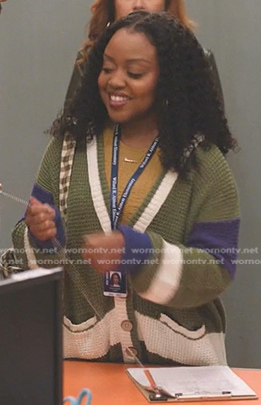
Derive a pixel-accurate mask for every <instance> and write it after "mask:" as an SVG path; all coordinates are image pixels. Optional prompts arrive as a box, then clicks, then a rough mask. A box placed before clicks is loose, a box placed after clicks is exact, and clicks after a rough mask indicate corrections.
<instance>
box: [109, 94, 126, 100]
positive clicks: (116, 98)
mask: <svg viewBox="0 0 261 405" xmlns="http://www.w3.org/2000/svg"><path fill="white" fill-rule="evenodd" d="M110 99H111V100H112V101H125V100H127V97H122V96H114V95H111V96H110Z"/></svg>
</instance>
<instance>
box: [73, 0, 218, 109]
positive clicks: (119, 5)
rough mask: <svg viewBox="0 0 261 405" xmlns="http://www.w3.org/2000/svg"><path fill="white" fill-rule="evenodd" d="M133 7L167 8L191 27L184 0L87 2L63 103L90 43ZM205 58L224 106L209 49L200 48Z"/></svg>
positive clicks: (76, 85) (79, 75) (80, 72)
mask: <svg viewBox="0 0 261 405" xmlns="http://www.w3.org/2000/svg"><path fill="white" fill-rule="evenodd" d="M137 10H147V11H154V12H155V11H164V10H165V11H167V12H169V13H170V14H171V15H172V16H174V17H176V18H178V19H179V20H180V21H181V22H182V23H183V24H184V25H185V26H186V27H187V28H188V29H190V30H193V29H194V27H195V23H194V22H193V21H192V20H191V19H190V18H189V16H188V13H187V10H186V5H185V0H96V1H95V2H94V3H93V4H92V6H91V13H92V17H91V20H90V23H89V25H88V26H89V31H88V34H87V38H86V40H85V42H84V44H83V47H82V49H81V50H80V52H79V53H78V55H77V58H76V62H75V66H74V70H73V73H72V76H71V80H70V83H69V87H68V90H67V93H66V97H65V106H66V105H67V104H68V103H69V102H70V100H71V99H72V98H73V96H74V94H75V92H76V91H77V89H78V88H79V86H80V83H81V78H82V76H83V74H84V71H85V69H86V63H87V59H88V53H89V51H90V49H91V48H92V46H93V44H94V43H95V41H97V39H98V38H99V37H100V36H101V35H102V33H103V32H104V30H105V29H106V27H107V26H108V25H109V24H111V23H112V22H113V21H115V20H118V19H119V18H121V17H124V16H125V15H127V14H129V13H130V12H133V11H137ZM204 52H205V55H206V58H207V60H208V62H209V66H210V69H211V74H212V78H213V82H214V85H215V87H216V90H217V94H218V97H219V100H220V102H221V104H222V107H223V108H224V97H223V91H222V87H221V82H220V78H219V74H218V70H217V65H216V61H215V58H214V55H213V53H212V52H211V51H210V50H208V49H204Z"/></svg>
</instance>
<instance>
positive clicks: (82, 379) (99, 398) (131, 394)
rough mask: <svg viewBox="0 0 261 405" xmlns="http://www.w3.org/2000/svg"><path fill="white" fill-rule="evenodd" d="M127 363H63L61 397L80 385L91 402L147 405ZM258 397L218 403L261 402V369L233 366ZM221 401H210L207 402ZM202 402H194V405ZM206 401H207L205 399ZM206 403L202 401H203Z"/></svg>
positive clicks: (75, 391) (258, 404)
mask: <svg viewBox="0 0 261 405" xmlns="http://www.w3.org/2000/svg"><path fill="white" fill-rule="evenodd" d="M128 367H132V365H127V364H112V363H90V362H85V361H65V362H64V396H67V395H73V396H77V395H78V393H79V392H80V390H81V389H82V388H89V389H90V390H91V391H92V395H93V398H92V403H91V405H148V404H149V402H147V400H146V399H145V398H144V396H143V395H142V393H141V392H140V391H139V390H138V388H137V387H136V386H135V384H134V383H133V382H132V381H131V379H130V377H128V375H127V374H126V371H125V370H126V368H128ZM233 371H234V372H235V373H236V374H237V375H238V376H239V377H241V378H242V379H243V380H244V381H245V382H246V383H247V384H248V385H249V386H250V387H251V388H252V389H253V390H254V391H255V392H256V393H257V395H258V396H259V399H257V400H237V401H236V402H235V401H233V402H231V401H222V405H228V404H229V405H231V404H235V405H242V404H248V405H261V370H249V369H233ZM217 403H221V401H211V404H213V405H214V404H217ZM200 404H203V402H197V405H200ZM209 404H210V402H209ZM204 405H206V402H204Z"/></svg>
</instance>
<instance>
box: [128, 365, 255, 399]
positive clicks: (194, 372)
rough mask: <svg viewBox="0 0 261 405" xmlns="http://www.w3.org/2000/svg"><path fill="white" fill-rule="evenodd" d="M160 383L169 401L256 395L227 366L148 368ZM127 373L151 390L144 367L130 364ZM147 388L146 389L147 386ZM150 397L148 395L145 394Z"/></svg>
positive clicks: (239, 397)
mask: <svg viewBox="0 0 261 405" xmlns="http://www.w3.org/2000/svg"><path fill="white" fill-rule="evenodd" d="M148 370H149V371H150V373H151V376H152V378H153V379H154V381H155V383H156V385H157V387H159V388H160V389H161V390H162V392H164V393H166V394H167V395H168V397H169V399H167V400H166V401H172V400H179V401H182V400H183V401H188V400H189V401H193V400H195V401H196V400H214V399H242V398H244V399H248V398H249V399H255V398H257V395H256V393H255V392H254V391H253V390H252V389H251V388H250V387H249V386H248V385H247V384H246V383H245V382H244V381H243V380H242V379H241V378H240V377H238V376H237V375H236V374H235V373H234V372H233V371H232V370H231V369H230V368H229V367H228V366H201V367H161V368H148ZM127 372H128V374H129V375H130V377H131V378H132V379H133V380H134V382H135V383H136V384H137V385H138V386H139V387H141V388H142V389H141V391H142V392H143V394H144V395H145V392H144V391H146V390H147V391H149V390H150V384H149V381H148V379H147V377H146V375H145V373H144V369H141V368H128V369H127ZM144 389H145V390H144ZM145 396H146V398H147V399H148V400H149V397H148V395H145Z"/></svg>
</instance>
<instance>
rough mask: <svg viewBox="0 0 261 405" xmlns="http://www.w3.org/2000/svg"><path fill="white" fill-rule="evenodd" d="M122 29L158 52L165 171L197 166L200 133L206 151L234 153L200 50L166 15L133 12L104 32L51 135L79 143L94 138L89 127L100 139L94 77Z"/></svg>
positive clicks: (102, 112) (101, 119) (101, 118)
mask: <svg viewBox="0 0 261 405" xmlns="http://www.w3.org/2000/svg"><path fill="white" fill-rule="evenodd" d="M122 28H125V29H131V30H132V31H135V32H140V33H143V34H145V35H146V37H147V38H148V40H149V41H150V42H151V44H152V45H153V46H155V48H156V50H157V56H158V63H159V67H160V74H159V79H158V84H157V89H156V100H155V102H156V108H157V112H158V117H159V122H158V130H159V138H160V140H159V148H160V152H161V162H162V165H163V167H164V168H165V169H167V170H168V169H172V170H176V171H178V172H180V173H181V172H183V173H184V172H187V171H188V170H189V169H190V168H191V167H192V166H193V165H194V164H196V162H195V159H194V154H193V153H192V152H193V150H194V149H195V146H196V145H197V139H198V135H199V134H200V135H203V139H204V141H203V143H202V146H203V147H205V148H207V147H209V145H210V144H215V145H217V146H218V148H219V149H220V150H221V152H222V153H223V154H226V153H227V152H228V151H229V150H230V149H234V147H235V145H236V140H235V139H234V138H233V137H232V135H231V133H230V130H229V128H228V125H227V120H226V118H225V115H224V111H223V108H222V106H221V104H220V102H219V98H218V96H217V94H216V90H215V85H214V83H213V80H212V76H211V72H210V69H209V64H208V61H207V60H206V57H205V54H204V51H203V49H202V47H201V46H200V44H199V43H198V41H197V39H196V37H195V36H194V34H193V33H192V32H191V31H190V30H188V29H187V28H186V27H185V26H184V25H182V23H180V22H179V21H178V20H177V19H175V18H174V17H172V16H170V15H169V14H168V13H165V12H163V13H150V12H147V11H138V12H134V13H131V14H129V15H128V16H126V17H124V18H122V19H121V20H119V21H116V22H115V23H113V24H112V25H111V26H109V27H108V28H107V30H106V32H105V33H104V34H103V35H102V37H101V38H100V39H99V41H98V42H97V43H96V44H95V45H94V47H93V49H92V50H91V53H90V56H89V58H88V68H87V70H86V73H85V75H84V77H83V80H82V84H81V86H80V88H79V90H78V92H77V94H76V96H75V97H74V99H73V100H72V102H71V103H70V104H69V105H68V106H67V108H66V110H64V111H63V113H62V114H61V116H60V117H58V118H57V119H56V120H55V121H54V123H53V125H52V127H51V129H50V130H49V133H51V134H52V135H54V136H64V135H65V134H66V133H69V134H71V136H72V137H73V138H74V139H76V140H77V141H80V140H81V141H85V140H86V139H87V140H88V139H90V138H91V137H92V136H93V135H92V134H93V131H88V128H90V126H91V127H92V128H93V127H94V128H95V136H100V135H101V134H102V131H103V129H104V127H105V125H106V122H107V121H108V114H107V110H106V108H105V106H104V104H103V102H102V100H101V98H100V95H99V88H98V77H99V74H100V72H101V69H102V65H103V53H104V50H105V48H106V46H107V44H108V43H109V41H110V39H111V38H112V36H113V35H114V34H115V33H116V31H118V30H119V29H122ZM126 46H128V44H126ZM184 151H186V152H185V153H184ZM188 151H189V153H188ZM184 156H185V158H184Z"/></svg>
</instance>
